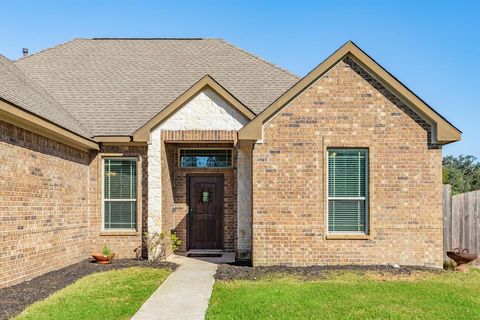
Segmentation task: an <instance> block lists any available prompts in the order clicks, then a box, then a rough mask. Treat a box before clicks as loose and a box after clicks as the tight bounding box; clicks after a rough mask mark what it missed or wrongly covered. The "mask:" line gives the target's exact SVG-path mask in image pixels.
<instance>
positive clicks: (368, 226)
mask: <svg viewBox="0 0 480 320" xmlns="http://www.w3.org/2000/svg"><path fill="white" fill-rule="evenodd" d="M326 150H327V151H326V152H325V153H326V157H327V163H326V164H327V166H326V176H327V179H326V180H327V181H326V183H327V188H326V195H327V201H326V206H325V207H326V211H327V214H326V217H327V219H326V221H327V223H326V224H327V232H326V234H327V235H369V234H370V232H369V230H370V212H369V199H370V198H369V167H370V162H369V154H370V149H369V148H348V147H328V148H327V149H326ZM330 150H352V151H355V150H358V151H367V152H366V156H365V164H366V165H365V197H330V195H329V192H328V190H329V189H328V181H329V180H328V178H329V177H328V171H329V170H328V164H329V162H328V161H329V157H328V155H329V153H330ZM330 200H364V201H365V230H366V231H330V226H329V220H330V219H329V215H328V214H329V213H328V204H329V201H330Z"/></svg>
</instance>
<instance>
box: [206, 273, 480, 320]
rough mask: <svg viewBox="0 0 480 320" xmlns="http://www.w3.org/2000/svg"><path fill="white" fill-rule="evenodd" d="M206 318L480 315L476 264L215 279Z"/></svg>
mask: <svg viewBox="0 0 480 320" xmlns="http://www.w3.org/2000/svg"><path fill="white" fill-rule="evenodd" d="M207 319H208V320H212V319H257V320H258V319H362V320H365V319H435V320H438V319H480V270H472V271H471V272H470V273H468V274H460V273H454V272H448V273H441V274H427V273H418V274H414V275H413V276H405V277H394V278H388V277H385V276H379V275H378V274H372V273H367V274H355V273H344V274H337V276H334V277H332V278H329V279H327V280H319V281H304V280H300V279H295V278H292V277H284V276H283V277H282V276H270V277H269V278H265V279H262V280H258V281H233V282H224V281H217V283H216V284H215V286H214V291H213V294H212V298H211V300H210V306H209V308H208V312H207Z"/></svg>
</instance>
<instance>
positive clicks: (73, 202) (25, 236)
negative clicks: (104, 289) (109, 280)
mask: <svg viewBox="0 0 480 320" xmlns="http://www.w3.org/2000/svg"><path fill="white" fill-rule="evenodd" d="M0 150H1V152H0V190H1V191H0V192H1V196H0V226H1V228H0V266H1V267H0V287H3V286H8V285H12V284H15V283H18V282H21V281H23V280H27V279H30V278H32V277H34V276H37V275H40V274H42V273H45V272H48V271H51V270H55V269H58V268H61V267H64V266H66V265H69V264H72V263H75V262H78V261H79V260H81V259H85V258H86V255H87V253H88V248H87V247H88V244H89V220H88V218H89V216H88V206H89V196H90V195H89V193H88V189H87V188H86V187H85V186H87V185H88V169H89V167H88V165H89V162H90V156H89V154H88V153H86V152H83V151H79V150H77V149H74V148H71V147H69V146H66V145H63V144H61V143H57V142H55V141H52V140H49V139H47V138H44V137H42V136H39V135H36V134H34V133H32V132H29V131H26V130H24V129H21V128H18V127H16V126H14V125H11V124H8V123H5V122H2V121H0Z"/></svg>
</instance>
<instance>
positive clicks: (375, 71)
mask: <svg viewBox="0 0 480 320" xmlns="http://www.w3.org/2000/svg"><path fill="white" fill-rule="evenodd" d="M347 56H349V57H351V58H352V59H353V60H354V61H355V62H357V63H358V64H359V65H360V66H361V67H362V68H363V69H365V70H366V71H367V72H368V73H370V74H371V75H372V76H374V77H375V78H376V79H377V80H378V81H380V82H381V83H382V84H383V85H384V86H385V87H386V88H387V89H389V90H390V91H392V92H393V93H394V94H395V95H396V96H397V97H398V98H400V99H401V100H402V101H405V102H406V103H407V105H408V106H410V107H411V108H412V110H413V111H415V112H416V113H418V114H419V115H420V116H421V117H423V118H425V119H426V120H428V121H430V122H431V123H432V124H433V126H434V130H433V131H434V135H435V137H434V139H435V142H436V143H439V144H447V143H451V142H454V141H458V140H460V138H461V131H460V130H458V129H457V128H455V127H454V126H453V125H452V124H450V123H449V122H448V121H447V120H446V119H445V118H443V117H442V116H441V115H440V114H438V113H437V112H436V111H435V110H434V109H433V108H431V107H430V106H429V105H427V104H426V103H425V102H424V101H423V100H422V99H420V98H419V97H418V96H416V95H415V94H414V93H413V92H412V91H410V90H409V89H408V88H407V87H405V86H404V85H403V84H402V83H401V82H400V81H398V80H397V79H396V78H395V77H393V76H392V75H391V74H390V73H388V72H387V71H386V70H385V69H384V68H383V67H381V66H380V65H379V64H378V63H377V62H376V61H375V60H373V59H372V58H371V57H369V56H368V55H367V54H366V53H365V52H363V51H362V50H361V49H360V48H359V47H357V46H356V45H355V44H354V43H353V42H351V41H349V42H347V43H346V44H345V45H343V46H342V47H340V48H339V49H338V50H337V51H335V52H334V53H333V54H332V55H331V56H330V57H328V58H327V59H326V60H325V61H323V62H322V63H321V64H320V65H318V66H317V67H316V68H315V69H313V70H312V71H311V72H310V73H308V74H307V75H306V76H305V77H304V78H302V79H301V80H300V81H298V82H297V83H296V84H295V85H294V86H292V87H291V88H290V89H289V90H287V91H286V92H285V93H284V94H283V95H281V96H280V97H279V98H278V99H277V100H275V101H274V102H273V103H272V104H271V105H270V106H268V107H267V108H266V109H265V110H264V111H262V112H261V113H260V114H259V115H258V116H257V117H256V118H255V119H254V120H253V121H251V122H250V123H249V124H247V125H246V126H245V127H243V128H242V129H241V130H240V131H239V139H242V140H261V139H262V126H263V124H265V123H266V122H267V121H268V120H269V119H270V118H272V117H274V116H275V115H276V114H277V113H278V112H279V111H280V110H281V109H282V108H283V107H285V106H286V105H287V104H288V103H289V102H291V101H292V100H293V99H295V97H297V96H298V95H299V94H301V93H302V92H303V91H304V90H305V89H307V88H308V87H309V86H310V85H311V84H313V83H314V82H315V81H316V80H317V79H318V78H320V77H321V76H323V75H324V74H325V73H326V72H327V71H328V70H330V69H331V68H332V67H333V66H335V65H336V64H337V63H338V62H339V61H341V60H343V59H344V58H345V57H347Z"/></svg>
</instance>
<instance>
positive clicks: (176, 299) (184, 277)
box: [132, 256, 217, 320]
mask: <svg viewBox="0 0 480 320" xmlns="http://www.w3.org/2000/svg"><path fill="white" fill-rule="evenodd" d="M169 261H172V262H175V263H177V264H179V265H180V267H179V268H178V269H177V270H175V272H174V273H172V274H171V275H170V276H169V277H168V278H167V279H166V280H165V281H164V282H163V283H162V285H161V286H160V287H159V288H158V289H157V290H156V291H155V292H154V293H153V294H152V296H150V298H148V300H147V301H145V303H144V304H143V306H141V307H140V309H139V310H138V312H137V313H136V314H135V315H134V316H133V318H132V320H154V319H155V320H157V319H162V320H169V319H175V320H197V319H198V320H201V319H204V318H205V313H206V312H207V307H208V301H209V299H210V295H211V294H212V288H213V283H214V282H215V280H214V278H213V275H214V274H215V272H216V270H217V265H216V264H215V263H211V262H207V261H202V260H197V259H192V258H187V257H182V256H173V258H171V259H169Z"/></svg>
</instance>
